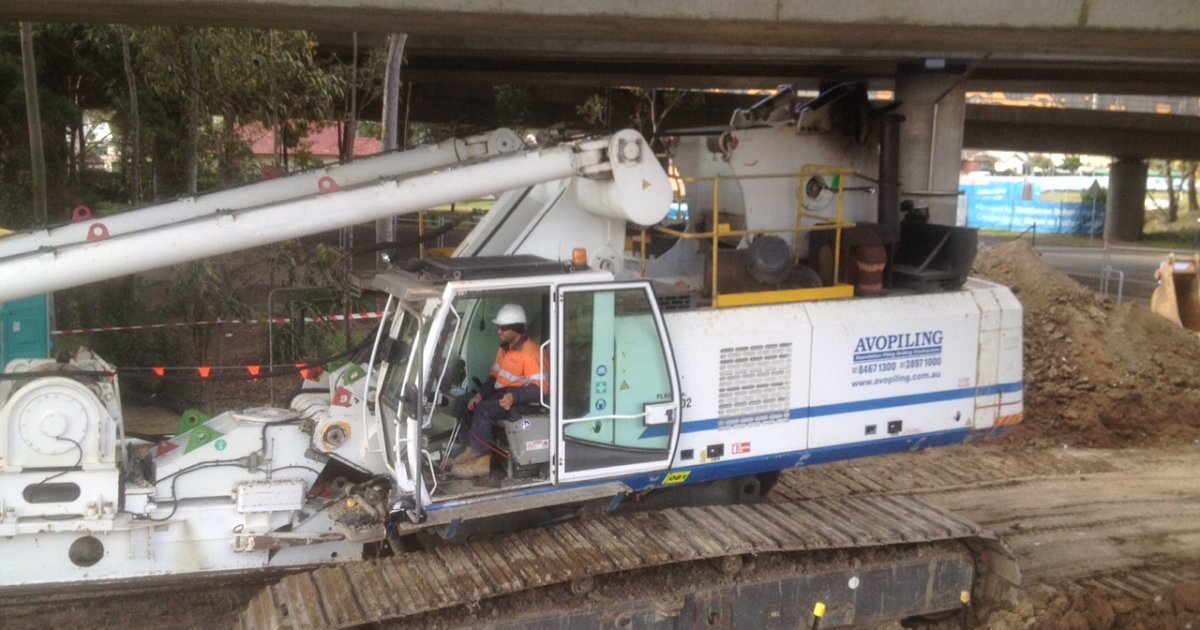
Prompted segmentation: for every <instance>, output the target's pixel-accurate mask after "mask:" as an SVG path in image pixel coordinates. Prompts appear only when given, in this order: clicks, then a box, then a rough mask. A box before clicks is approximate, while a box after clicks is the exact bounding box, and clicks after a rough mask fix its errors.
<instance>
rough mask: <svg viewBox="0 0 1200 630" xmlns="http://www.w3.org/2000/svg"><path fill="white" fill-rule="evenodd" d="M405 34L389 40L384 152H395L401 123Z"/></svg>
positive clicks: (384, 100)
mask: <svg viewBox="0 0 1200 630" xmlns="http://www.w3.org/2000/svg"><path fill="white" fill-rule="evenodd" d="M407 41H408V35H407V34H405V33H395V34H393V35H392V36H391V37H389V38H388V61H387V72H386V74H385V75H384V79H383V150H384V151H394V150H395V149H396V146H397V143H396V139H397V137H398V133H397V126H398V125H399V122H400V64H401V63H402V62H403V60H404V44H405V43H407Z"/></svg>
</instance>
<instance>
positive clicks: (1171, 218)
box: [1163, 160, 1179, 223]
mask: <svg viewBox="0 0 1200 630" xmlns="http://www.w3.org/2000/svg"><path fill="white" fill-rule="evenodd" d="M1163 166H1165V168H1164V169H1163V170H1164V171H1165V172H1166V174H1167V223H1174V222H1176V221H1178V220H1179V195H1178V194H1177V193H1176V192H1175V176H1174V174H1173V173H1171V160H1163Z"/></svg>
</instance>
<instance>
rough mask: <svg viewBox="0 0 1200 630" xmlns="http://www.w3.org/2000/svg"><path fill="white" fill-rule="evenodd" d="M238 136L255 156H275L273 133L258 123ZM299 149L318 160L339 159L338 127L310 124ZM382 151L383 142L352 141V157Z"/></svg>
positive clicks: (251, 125) (369, 140)
mask: <svg viewBox="0 0 1200 630" xmlns="http://www.w3.org/2000/svg"><path fill="white" fill-rule="evenodd" d="M238 134H239V135H241V136H242V138H244V139H246V140H247V141H249V142H250V143H251V151H252V152H253V153H254V155H255V156H258V157H267V156H273V155H275V132H274V130H272V129H268V128H266V127H263V126H262V125H261V124H260V123H250V124H248V125H243V126H242V127H240V128H239V129H238ZM299 148H300V149H302V150H304V151H308V152H309V153H311V154H313V156H315V157H318V158H333V159H337V158H338V157H339V153H338V126H337V124H336V123H312V124H310V125H309V127H308V135H306V136H304V137H303V138H301V139H300V144H299ZM382 151H383V142H381V141H380V140H378V139H376V138H364V137H362V136H359V137H357V138H355V139H354V155H355V156H356V157H361V156H364V155H374V154H376V153H380V152H382Z"/></svg>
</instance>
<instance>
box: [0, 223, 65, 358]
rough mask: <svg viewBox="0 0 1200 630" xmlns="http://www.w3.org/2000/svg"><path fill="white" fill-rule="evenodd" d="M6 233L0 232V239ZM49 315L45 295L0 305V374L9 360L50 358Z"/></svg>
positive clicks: (47, 295) (49, 311) (48, 302)
mask: <svg viewBox="0 0 1200 630" xmlns="http://www.w3.org/2000/svg"><path fill="white" fill-rule="evenodd" d="M7 233H8V232H7V231H6V230H3V229H0V238H3V237H4V235H5V234H7ZM52 316H53V306H52V303H51V301H50V295H49V294H42V295H35V296H33V297H27V298H24V299H20V300H12V301H10V302H0V371H2V370H3V369H4V366H6V365H8V362H9V361H12V360H13V359H44V358H47V357H49V356H50V329H51V324H50V320H51V317H52Z"/></svg>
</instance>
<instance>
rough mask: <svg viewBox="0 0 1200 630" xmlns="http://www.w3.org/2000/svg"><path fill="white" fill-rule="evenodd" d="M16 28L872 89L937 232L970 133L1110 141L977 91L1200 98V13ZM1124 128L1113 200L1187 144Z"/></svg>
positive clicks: (378, 16) (1076, 4) (586, 72)
mask: <svg viewBox="0 0 1200 630" xmlns="http://www.w3.org/2000/svg"><path fill="white" fill-rule="evenodd" d="M0 19H6V20H28V21H95V22H124V23H130V24H164V23H167V24H191V25H206V26H256V27H273V28H305V29H312V30H321V31H325V32H339V31H340V32H343V33H347V32H352V31H359V32H364V33H387V32H406V33H408V34H409V35H410V39H409V45H408V48H407V49H406V57H407V58H408V61H409V64H410V65H409V66H408V69H407V70H406V74H405V78H406V80H408V81H415V82H417V83H418V84H421V83H424V84H435V83H440V84H447V83H450V84H455V85H463V84H464V83H469V84H474V85H495V84H501V83H537V84H542V85H545V84H554V85H560V86H567V85H575V86H585V85H586V86H611V85H631V84H632V85H654V86H681V87H757V88H770V87H774V86H775V85H777V84H779V83H792V84H796V85H798V86H799V87H802V88H811V87H815V85H816V84H817V82H819V81H823V80H824V81H830V80H861V81H867V82H868V83H869V84H870V85H871V87H873V88H876V89H878V88H884V87H886V88H890V89H894V91H895V93H896V98H897V99H898V100H900V101H902V102H903V103H904V104H903V107H902V109H901V113H902V114H904V116H905V117H906V120H907V122H906V124H905V126H904V131H903V137H902V142H901V144H902V152H901V172H900V177H901V180H902V181H905V182H909V183H910V184H909V186H908V188H910V190H908V191H907V193H908V195H909V196H912V197H915V198H919V199H921V200H923V201H925V202H927V203H928V205H929V206H930V211H931V216H932V217H933V219H934V220H935V221H939V222H948V221H949V220H951V218H952V217H953V216H954V202H953V195H954V194H955V191H956V190H957V184H958V171H959V159H960V158H959V155H960V151H961V148H962V146H963V140H964V133H965V132H966V130H967V129H971V128H973V127H974V130H973V131H972V133H978V134H980V135H979V138H981V139H976V138H972V139H971V141H970V143H971V144H977V143H981V142H989V143H990V142H996V143H1000V142H1004V143H1005V146H1012V140H1013V138H1015V137H1016V134H1012V131H1011V130H1012V129H1014V128H1018V127H1020V126H1021V125H1024V126H1025V127H1026V128H1027V129H1029V130H1030V131H1029V132H1028V133H1027V134H1026V135H1024V136H1023V137H1024V139H1025V140H1028V142H1029V144H1026V145H1022V146H1021V147H1020V148H1022V149H1026V150H1029V149H1035V150H1037V149H1041V150H1051V149H1050V147H1051V146H1063V145H1057V144H1052V140H1055V139H1057V140H1062V141H1064V142H1065V141H1066V140H1068V139H1070V140H1071V141H1073V142H1081V143H1082V142H1085V141H1088V140H1090V141H1093V142H1097V141H1099V138H1097V137H1093V138H1088V137H1087V136H1088V135H1089V132H1087V131H1081V130H1080V128H1079V127H1071V123H1070V122H1069V121H1070V118H1069V117H1071V116H1077V114H1074V113H1072V114H1056V113H1051V114H1044V113H1029V112H1025V111H1022V113H1020V114H1017V113H1012V114H999V113H995V114H988V115H986V116H983V117H982V118H977V119H975V120H973V121H969V120H968V118H967V108H966V103H965V100H964V94H965V92H966V91H967V90H980V91H1005V90H1007V91H1021V92H1042V91H1057V92H1089V93H1091V92H1106V93H1127V94H1187V95H1197V94H1200V10H1197V5H1196V1H1195V0H1156V1H1155V2H1145V3H1138V2H1129V1H1128V0H1006V1H1004V2H996V1H994V0H915V1H910V2H897V1H886V2H885V1H878V2H863V1H858V2H840V3H833V2H828V1H827V0H739V1H738V2H729V1H728V0H689V1H685V2H674V3H661V2H630V1H629V0H38V1H37V2H30V1H28V0H0ZM342 37H343V38H344V37H345V36H344V35H342ZM337 38H338V36H337V35H326V40H327V41H336V40H337ZM1072 111H1074V110H1072ZM981 116H982V115H981ZM1004 116H1010V117H1011V116H1016V117H1036V116H1048V117H1049V118H1048V119H1046V120H1040V119H1036V120H1035V119H1033V118H1030V119H1027V120H1024V121H1017V120H1008V121H1007V122H1006V121H1005V120H1002V118H1003V117H1004ZM1056 116H1057V117H1059V118H1055V117H1056ZM1125 120H1126V121H1132V123H1133V124H1134V125H1135V127H1134V129H1135V130H1133V131H1129V130H1128V129H1126V130H1125V131H1120V130H1118V129H1117V127H1118V126H1119V125H1128V124H1130V123H1129V122H1126V123H1115V122H1104V121H1096V124H1101V125H1107V126H1108V129H1107V131H1106V132H1105V133H1104V134H1102V135H1104V136H1106V137H1109V138H1122V137H1123V138H1125V139H1126V140H1129V143H1128V144H1125V143H1122V142H1120V141H1114V142H1113V144H1114V145H1118V146H1117V148H1124V147H1127V146H1128V147H1132V146H1137V145H1138V141H1140V142H1141V146H1142V148H1139V149H1138V153H1137V154H1134V155H1130V154H1123V153H1120V152H1115V153H1113V154H1114V155H1116V156H1117V157H1118V158H1121V157H1126V158H1127V159H1121V160H1119V161H1118V162H1117V163H1116V166H1115V167H1114V173H1113V177H1112V181H1113V182H1114V187H1118V183H1120V182H1123V184H1120V185H1123V186H1125V188H1126V190H1133V189H1134V188H1136V186H1135V185H1134V184H1135V183H1136V181H1137V179H1138V177H1139V174H1140V176H1141V179H1142V183H1141V185H1142V186H1143V187H1144V174H1145V163H1144V161H1142V160H1140V159H1139V158H1140V157H1141V154H1142V153H1145V154H1155V155H1162V153H1160V152H1158V150H1157V149H1155V148H1154V147H1155V144H1156V143H1157V142H1159V141H1162V142H1163V146H1164V147H1166V146H1174V145H1173V144H1172V143H1171V142H1168V141H1170V140H1172V139H1171V138H1170V136H1171V134H1172V133H1174V132H1173V131H1171V130H1165V131H1161V132H1160V131H1157V130H1156V129H1155V128H1154V126H1153V125H1154V124H1155V123H1154V119H1153V118H1129V119H1125ZM1088 124H1089V123H1085V124H1083V128H1085V129H1086V128H1087V127H1088ZM976 125H977V127H976ZM1140 125H1144V127H1143V126H1140ZM1006 126H1007V127H1008V129H1007V130H1005V127H1006ZM1122 133H1124V134H1125V135H1124V136H1122ZM1189 133H1190V132H1189ZM1010 134H1011V135H1010ZM1060 134H1061V135H1060ZM1139 136H1140V138H1139ZM985 139H990V140H985ZM981 146H983V145H981ZM1152 151H1154V153H1151V152H1152ZM1087 152H1106V153H1108V152H1109V151H1097V150H1093V149H1088V150H1087ZM1139 169H1140V170H1139ZM914 182H915V183H916V184H913V183H914ZM1134 193H1136V190H1133V192H1132V193H1130V194H1128V195H1118V194H1114V191H1110V200H1111V202H1112V205H1113V206H1115V207H1114V210H1115V212H1116V213H1117V214H1124V215H1128V216H1132V215H1133V214H1134V213H1135V212H1136V213H1137V214H1138V216H1139V217H1140V212H1141V199H1142V197H1141V196H1138V195H1136V194H1134ZM1123 205H1128V206H1129V207H1128V208H1127V209H1125V210H1124V211H1123V210H1122V206H1123ZM1135 206H1136V207H1135ZM1138 231H1139V233H1140V222H1139V223H1138Z"/></svg>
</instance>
